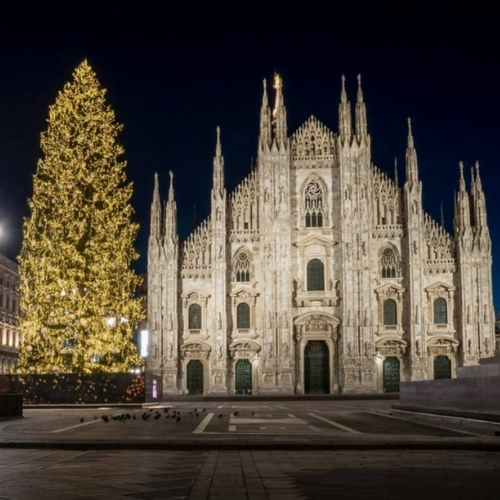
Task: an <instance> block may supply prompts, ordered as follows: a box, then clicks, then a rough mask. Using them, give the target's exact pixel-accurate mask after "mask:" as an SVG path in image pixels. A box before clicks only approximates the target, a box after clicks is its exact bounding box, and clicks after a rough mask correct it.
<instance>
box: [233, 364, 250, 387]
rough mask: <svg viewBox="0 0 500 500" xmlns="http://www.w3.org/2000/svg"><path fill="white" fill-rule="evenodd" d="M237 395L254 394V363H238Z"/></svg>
mask: <svg viewBox="0 0 500 500" xmlns="http://www.w3.org/2000/svg"><path fill="white" fill-rule="evenodd" d="M235 389H236V394H252V363H250V361H249V360H248V359H240V360H238V361H237V362H236V387H235Z"/></svg>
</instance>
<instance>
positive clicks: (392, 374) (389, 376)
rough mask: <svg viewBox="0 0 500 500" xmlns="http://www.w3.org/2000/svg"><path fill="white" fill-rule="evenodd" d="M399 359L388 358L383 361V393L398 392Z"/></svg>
mask: <svg viewBox="0 0 500 500" xmlns="http://www.w3.org/2000/svg"><path fill="white" fill-rule="evenodd" d="M399 382H400V380H399V359H398V358H396V357H395V356H390V357H388V358H385V359H384V392H399Z"/></svg>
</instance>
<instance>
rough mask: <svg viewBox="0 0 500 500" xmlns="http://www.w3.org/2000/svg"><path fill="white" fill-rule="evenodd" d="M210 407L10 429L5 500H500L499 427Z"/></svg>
mask: <svg viewBox="0 0 500 500" xmlns="http://www.w3.org/2000/svg"><path fill="white" fill-rule="evenodd" d="M203 406H204V407H203V408H201V407H198V404H197V403H193V402H191V403H187V402H179V403H174V404H172V405H166V406H164V407H155V408H143V409H135V410H131V409H128V410H126V411H125V410H124V409H121V410H120V409H102V408H101V409H99V411H97V410H96V409H84V408H77V409H74V410H69V409H50V410H27V411H26V413H25V418H23V419H17V420H10V421H5V420H4V421H0V500H31V499H33V500H35V499H36V500H39V499H40V500H48V499H58V500H59V499H60V500H66V499H68V500H69V499H75V500H81V499H89V500H90V499H93V500H96V499H104V498H105V499H111V500H113V499H114V500H118V499H121V500H130V499H139V500H141V499H142V500H160V499H177V500H179V499H189V500H191V499H193V500H199V499H205V500H206V499H213V500H216V499H221V500H222V499H225V500H239V499H245V500H263V499H268V500H281V499H286V500H294V499H309V498H311V499H316V498H326V499H329V498H332V499H343V498H346V499H368V498H369V499H370V500H378V499H382V500H383V499H392V498H394V499H398V500H413V499H415V500H416V499H419V500H421V499H422V498H425V500H432V499H433V498H438V497H439V499H440V500H442V499H443V498H453V499H454V500H460V499H464V500H465V499H467V500H469V499H472V500H483V499H484V500H486V499H495V500H498V498H500V493H499V492H500V438H499V437H495V432H496V431H498V429H499V426H498V424H496V423H488V422H483V423H481V424H478V423H477V422H475V423H470V422H467V421H466V420H463V419H455V420H454V421H451V420H450V421H447V420H446V419H445V418H444V417H439V419H438V420H436V419H435V418H434V417H433V418H430V419H426V418H423V417H422V416H421V415H416V416H414V417H412V418H410V417H408V416H405V415H403V414H402V413H401V412H399V413H398V412H393V411H392V410H391V408H390V404H389V402H383V401H371V402H369V401H366V402H354V401H353V402H349V403H347V402H342V403H332V402H310V403H307V404H305V405H304V404H303V403H302V402H301V403H298V402H286V403H285V402H282V401H280V402H278V403H272V402H265V403H264V402H258V401H256V402H253V403H245V404H241V403H240V404H238V403H232V402H231V403H229V402H211V403H210V404H206V407H205V405H203ZM200 408H201V409H200ZM167 409H168V411H166V410H167ZM150 410H151V411H150ZM103 412H105V413H106V414H107V415H109V416H110V418H111V419H110V420H109V422H107V423H106V422H104V421H103V420H102V418H101V417H102V413H103ZM174 412H175V413H174ZM126 413H129V414H130V418H129V419H126V420H125V419H118V420H114V419H113V418H112V416H113V415H121V414H126ZM145 415H146V416H145ZM147 415H149V416H147ZM158 415H160V416H159V417H157V416H158ZM179 415H181V419H180V420H177V417H178V416H179ZM134 416H135V417H136V418H135V419H134V418H133V417H134ZM167 416H169V418H167ZM143 417H145V418H143ZM155 417H157V418H155ZM402 497H403V498H402Z"/></svg>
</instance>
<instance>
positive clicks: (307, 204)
mask: <svg viewBox="0 0 500 500" xmlns="http://www.w3.org/2000/svg"><path fill="white" fill-rule="evenodd" d="M323 200H324V194H323V189H322V188H321V186H320V184H319V183H318V182H317V181H316V180H311V181H310V182H309V184H308V185H307V187H306V189H305V193H304V214H305V226H306V227H323V219H324V215H323Z"/></svg>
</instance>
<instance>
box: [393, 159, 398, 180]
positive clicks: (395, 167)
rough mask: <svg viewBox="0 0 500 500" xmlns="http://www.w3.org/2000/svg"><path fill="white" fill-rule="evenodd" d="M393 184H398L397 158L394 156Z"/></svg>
mask: <svg viewBox="0 0 500 500" xmlns="http://www.w3.org/2000/svg"><path fill="white" fill-rule="evenodd" d="M394 184H396V186H399V174H398V159H397V158H396V157H394Z"/></svg>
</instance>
